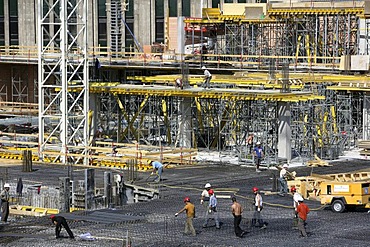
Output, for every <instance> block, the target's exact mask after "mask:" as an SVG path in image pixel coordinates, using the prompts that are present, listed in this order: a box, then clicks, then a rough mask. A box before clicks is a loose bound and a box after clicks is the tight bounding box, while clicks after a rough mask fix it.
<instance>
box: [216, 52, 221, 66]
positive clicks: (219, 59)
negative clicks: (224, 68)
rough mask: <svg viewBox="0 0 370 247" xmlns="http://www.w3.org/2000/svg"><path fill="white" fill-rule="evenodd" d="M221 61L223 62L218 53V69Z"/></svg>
mask: <svg viewBox="0 0 370 247" xmlns="http://www.w3.org/2000/svg"><path fill="white" fill-rule="evenodd" d="M220 63H221V58H220V55H218V59H217V68H218V69H219V68H220Z"/></svg>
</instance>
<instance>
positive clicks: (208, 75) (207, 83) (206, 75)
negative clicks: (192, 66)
mask: <svg viewBox="0 0 370 247" xmlns="http://www.w3.org/2000/svg"><path fill="white" fill-rule="evenodd" d="M202 70H204V84H203V87H205V88H210V82H211V79H212V74H211V73H210V72H209V71H208V69H207V68H206V66H202Z"/></svg>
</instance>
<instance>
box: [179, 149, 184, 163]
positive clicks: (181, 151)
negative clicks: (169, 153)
mask: <svg viewBox="0 0 370 247" xmlns="http://www.w3.org/2000/svg"><path fill="white" fill-rule="evenodd" d="M180 151H181V152H180V164H181V165H182V158H183V157H182V156H183V155H182V147H180Z"/></svg>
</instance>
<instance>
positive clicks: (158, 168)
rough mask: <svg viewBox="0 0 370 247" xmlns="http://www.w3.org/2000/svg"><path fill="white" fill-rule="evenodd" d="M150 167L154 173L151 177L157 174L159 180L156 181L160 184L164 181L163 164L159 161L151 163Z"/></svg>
mask: <svg viewBox="0 0 370 247" xmlns="http://www.w3.org/2000/svg"><path fill="white" fill-rule="evenodd" d="M149 165H152V166H153V170H152V173H151V174H150V175H155V174H157V178H156V179H155V180H154V181H155V182H160V181H161V179H162V172H163V164H162V163H161V162H159V161H149Z"/></svg>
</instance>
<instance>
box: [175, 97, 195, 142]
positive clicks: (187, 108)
mask: <svg viewBox="0 0 370 247" xmlns="http://www.w3.org/2000/svg"><path fill="white" fill-rule="evenodd" d="M179 108H180V109H179V112H181V115H180V116H179V117H180V121H179V123H180V126H179V138H178V139H179V141H178V142H179V145H178V146H180V147H184V148H191V136H192V128H191V99H190V98H184V99H183V101H182V102H181V103H180V105H179Z"/></svg>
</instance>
